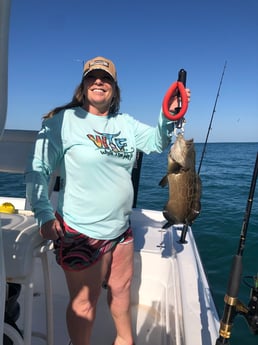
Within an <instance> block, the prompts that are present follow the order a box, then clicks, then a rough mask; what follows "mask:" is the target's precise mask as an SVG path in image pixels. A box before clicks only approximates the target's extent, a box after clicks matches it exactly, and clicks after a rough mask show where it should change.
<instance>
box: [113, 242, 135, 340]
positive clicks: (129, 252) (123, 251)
mask: <svg viewBox="0 0 258 345" xmlns="http://www.w3.org/2000/svg"><path fill="white" fill-rule="evenodd" d="M133 251H134V250H133V242H130V243H121V244H118V245H117V246H116V248H115V250H114V251H113V257H112V264H111V270H110V275H109V279H108V303H109V306H110V310H111V313H112V317H113V319H114V322H115V326H116V330H117V337H116V339H115V342H114V345H132V344H133V334H132V324H131V306H130V304H131V298H130V297H131V290H130V288H131V280H132V276H133Z"/></svg>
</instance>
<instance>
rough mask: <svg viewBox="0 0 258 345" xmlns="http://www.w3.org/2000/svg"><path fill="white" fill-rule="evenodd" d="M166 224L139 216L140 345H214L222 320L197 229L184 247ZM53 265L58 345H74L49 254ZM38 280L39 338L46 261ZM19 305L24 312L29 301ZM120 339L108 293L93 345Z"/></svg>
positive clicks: (135, 296) (155, 214)
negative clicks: (198, 245)
mask: <svg viewBox="0 0 258 345" xmlns="http://www.w3.org/2000/svg"><path fill="white" fill-rule="evenodd" d="M5 200H6V199H5ZM13 201H15V200H13ZM0 202H1V199H0ZM163 224H164V218H163V215H162V212H159V211H150V210H140V209H136V210H134V211H133V215H132V228H133V230H134V236H135V257H134V263H135V272H134V279H133V285H132V315H133V329H134V333H135V339H136V344H137V345H145V344H151V345H152V344H153V345H154V344H155V345H157V344H160V345H184V344H185V345H190V344H191V345H192V344H194V345H201V344H203V345H213V344H214V343H215V341H216V338H217V335H218V329H219V320H218V316H217V313H216V309H215V306H214V304H213V300H212V297H211V294H210V290H209V286H208V283H207V280H206V277H205V274H204V272H203V268H202V265H201V261H200V258H199V254H198V251H197V249H196V246H195V242H194V238H193V236H192V233H191V229H189V231H188V234H187V241H188V243H186V244H181V243H179V239H180V235H181V230H180V229H176V228H169V229H167V230H163V229H162V225H163ZM36 260H38V259H36ZM49 263H50V267H51V274H52V283H53V303H54V344H55V345H68V344H69V337H68V335H67V330H66V321H65V314H66V305H67V302H68V293H67V288H66V283H65V280H64V275H63V272H62V270H61V269H60V267H59V266H58V265H57V264H56V263H55V259H54V255H53V253H52V252H49ZM34 275H35V282H36V283H35V290H34V302H33V332H34V335H39V334H40V333H41V334H42V333H43V334H44V333H45V316H44V313H45V306H44V289H43V279H42V270H41V267H40V260H38V261H36V267H35V270H34ZM21 297H22V296H21ZM19 301H20V304H21V310H23V299H22V298H20V300H19ZM22 318H23V315H22V314H21V316H20V318H19V320H18V321H17V325H18V326H20V325H21V324H22ZM114 338H115V329H114V326H113V322H112V319H111V317H110V314H109V310H108V307H107V303H106V290H105V289H103V291H102V295H101V298H100V300H99V303H98V309H97V318H96V322H95V326H94V331H93V337H92V342H91V344H92V345H109V344H112V342H113V340H114ZM40 344H46V342H45V341H44V340H43V339H41V338H40V337H38V336H33V338H32V345H40ZM26 345H27V344H26ZM28 345H29V344H28Z"/></svg>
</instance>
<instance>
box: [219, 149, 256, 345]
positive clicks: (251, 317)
mask: <svg viewBox="0 0 258 345" xmlns="http://www.w3.org/2000/svg"><path fill="white" fill-rule="evenodd" d="M257 175H258V152H257V155H256V162H255V167H254V171H253V176H252V182H251V186H250V191H249V196H248V199H247V205H246V211H245V215H244V219H243V224H242V228H241V234H240V241H239V246H238V251H237V254H236V255H235V257H234V258H233V263H232V267H231V272H230V277H229V281H228V286H227V292H226V295H225V297H224V302H225V305H224V312H223V316H222V319H221V322H220V330H219V337H218V339H217V341H216V345H225V344H229V338H230V335H231V330H232V326H233V321H234V318H235V316H236V315H237V314H241V315H242V316H244V317H245V319H246V321H247V323H248V325H249V328H250V330H251V331H252V333H253V334H256V335H258V275H257V276H256V277H254V286H253V287H252V289H251V297H250V301H249V303H248V306H245V305H244V304H243V303H242V302H241V301H239V300H238V292H239V286H240V280H241V275H242V257H243V252H244V246H245V241H246V236H247V228H248V224H249V218H250V214H251V209H252V203H253V197H254V192H255V186H256V180H257Z"/></svg>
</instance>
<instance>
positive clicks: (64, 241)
mask: <svg viewBox="0 0 258 345" xmlns="http://www.w3.org/2000/svg"><path fill="white" fill-rule="evenodd" d="M56 217H57V219H58V220H59V222H60V224H61V226H62V229H63V232H64V237H62V238H58V239H57V240H55V241H54V249H55V250H54V253H55V255H56V261H57V263H58V264H59V265H60V266H61V267H62V268H63V269H64V270H69V271H80V270H83V269H85V268H87V267H90V266H91V265H93V264H95V263H96V262H97V261H98V260H99V259H101V257H102V256H103V255H104V254H105V253H107V252H109V251H110V250H112V249H113V248H114V247H115V246H116V245H117V244H119V243H122V244H127V243H130V242H132V241H133V233H132V229H131V228H128V229H127V230H126V231H125V232H124V233H123V234H122V235H120V236H118V237H117V238H115V239H112V240H97V239H94V238H90V237H88V236H86V235H84V234H82V233H80V232H78V231H76V230H74V229H72V228H71V227H69V226H68V225H67V224H66V223H65V222H64V220H63V219H62V217H61V216H60V215H59V214H57V213H56Z"/></svg>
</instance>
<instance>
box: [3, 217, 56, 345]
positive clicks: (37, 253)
mask: <svg viewBox="0 0 258 345" xmlns="http://www.w3.org/2000/svg"><path fill="white" fill-rule="evenodd" d="M0 221H1V229H2V234H3V245H4V260H5V271H6V281H7V282H8V283H17V284H21V285H22V286H23V287H24V308H23V310H22V312H23V318H22V320H23V322H22V323H23V324H22V326H21V327H22V330H21V331H22V334H23V344H25V345H31V343H32V342H31V339H32V336H33V330H32V320H33V294H34V287H35V286H34V281H33V276H34V275H33V273H34V265H35V260H36V259H37V258H39V259H40V260H41V264H42V272H43V279H44V289H45V313H46V335H42V334H37V336H39V337H40V338H43V339H44V340H45V342H46V344H47V345H53V344H54V340H53V337H54V335H53V303H52V286H51V275H50V269H49V264H48V257H47V252H48V251H49V250H51V246H52V244H51V241H45V240H43V239H42V237H41V236H40V235H39V231H38V226H37V224H36V221H35V218H34V216H33V213H32V212H31V211H19V213H17V214H16V213H15V214H8V213H0ZM16 333H17V332H16V330H15V329H13V339H12V334H10V331H9V333H8V337H10V335H11V340H13V341H14V339H15V337H17V335H16ZM35 336H36V335H35ZM14 344H16V343H15V342H14Z"/></svg>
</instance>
